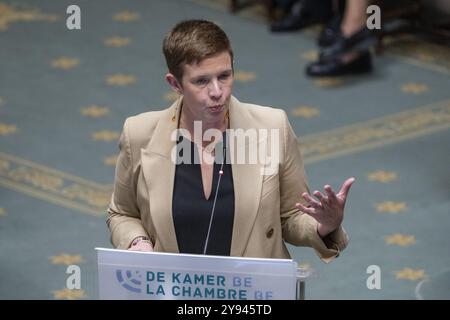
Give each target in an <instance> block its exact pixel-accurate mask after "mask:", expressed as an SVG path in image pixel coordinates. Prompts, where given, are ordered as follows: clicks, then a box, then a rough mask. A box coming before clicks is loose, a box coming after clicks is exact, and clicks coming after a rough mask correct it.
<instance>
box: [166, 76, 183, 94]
mask: <svg viewBox="0 0 450 320" xmlns="http://www.w3.org/2000/svg"><path fill="white" fill-rule="evenodd" d="M166 81H167V83H168V84H169V86H170V87H171V88H172V90H173V91H175V92H176V93H178V94H183V87H182V86H181V83H180V82H179V81H178V80H177V78H176V77H175V76H174V75H173V74H172V73H168V74H166Z"/></svg>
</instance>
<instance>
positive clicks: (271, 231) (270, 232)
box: [266, 228, 273, 238]
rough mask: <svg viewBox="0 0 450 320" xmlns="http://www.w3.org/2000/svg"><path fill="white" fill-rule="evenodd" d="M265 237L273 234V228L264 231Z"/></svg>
mask: <svg viewBox="0 0 450 320" xmlns="http://www.w3.org/2000/svg"><path fill="white" fill-rule="evenodd" d="M266 236H267V238H271V237H272V236H273V228H270V229H269V231H267V233H266Z"/></svg>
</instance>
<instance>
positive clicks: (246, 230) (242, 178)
mask: <svg viewBox="0 0 450 320" xmlns="http://www.w3.org/2000/svg"><path fill="white" fill-rule="evenodd" d="M229 114H230V129H234V130H237V129H242V130H244V133H245V131H246V130H248V129H252V130H257V128H254V127H252V125H253V124H254V123H253V121H252V117H251V115H250V113H249V112H248V110H247V109H246V107H245V106H243V105H242V104H241V103H240V102H239V101H238V100H237V99H236V98H234V97H231V100H230V109H229ZM232 131H233V130H232ZM231 139H232V138H231ZM234 140H235V141H236V136H235V138H234ZM249 140H250V139H246V140H245V143H244V144H242V143H235V145H234V146H233V147H231V148H230V149H231V150H230V156H231V159H232V161H233V162H232V171H233V182H234V199H235V204H234V206H235V214H234V224H233V235H232V240H231V253H230V254H231V256H243V254H244V251H245V248H246V247H247V243H248V240H249V237H250V233H251V231H252V228H253V225H254V222H255V219H256V214H257V212H258V207H259V201H260V197H261V188H262V182H263V175H262V173H261V171H260V170H261V168H262V166H261V163H262V162H261V161H265V158H264V159H260V158H258V157H259V150H260V148H265V144H266V143H267V139H265V138H264V137H263V138H261V137H259V135H257V139H256V141H249ZM236 142H237V141H236ZM231 143H232V142H231V141H230V144H231ZM264 150H265V149H264ZM238 152H245V153H241V155H245V157H247V158H246V163H248V161H249V158H250V157H249V156H248V155H249V153H250V152H257V153H256V154H257V155H258V156H257V159H256V160H257V161H256V163H254V164H238V163H236V162H237V158H238V157H237V156H238V155H237V153H238ZM264 156H265V153H264Z"/></svg>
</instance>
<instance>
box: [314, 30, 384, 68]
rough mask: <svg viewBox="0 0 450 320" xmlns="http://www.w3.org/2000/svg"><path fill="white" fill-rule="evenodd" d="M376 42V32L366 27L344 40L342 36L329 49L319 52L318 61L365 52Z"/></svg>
mask: <svg viewBox="0 0 450 320" xmlns="http://www.w3.org/2000/svg"><path fill="white" fill-rule="evenodd" d="M376 42H377V33H376V31H373V30H369V29H367V28H366V27H364V28H362V29H361V30H360V31H358V32H356V33H355V34H353V35H352V36H350V37H348V38H346V37H344V36H343V35H342V34H340V35H338V36H337V39H336V40H335V41H334V43H333V44H331V46H329V47H325V48H323V49H322V51H321V52H320V60H322V61H324V60H335V59H337V58H339V57H342V56H343V55H345V54H346V53H348V52H361V53H362V52H365V51H367V50H369V48H370V47H372V46H373V45H375V44H376Z"/></svg>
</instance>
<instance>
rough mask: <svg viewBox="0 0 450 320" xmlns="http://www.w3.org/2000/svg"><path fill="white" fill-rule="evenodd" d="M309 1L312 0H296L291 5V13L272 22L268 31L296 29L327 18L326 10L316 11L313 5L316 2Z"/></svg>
mask: <svg viewBox="0 0 450 320" xmlns="http://www.w3.org/2000/svg"><path fill="white" fill-rule="evenodd" d="M311 1H312V0H300V1H297V2H296V3H295V4H294V5H293V6H292V9H291V13H290V14H289V15H288V16H287V17H285V18H283V19H281V20H278V21H275V22H274V23H272V25H271V26H270V31H272V32H285V31H296V30H300V29H303V28H306V27H309V26H311V25H314V24H316V23H321V22H323V21H326V20H327V19H329V13H328V11H326V12H323V13H322V12H320V13H317V12H316V11H317V8H315V7H314V6H315V5H317V4H314V2H311Z"/></svg>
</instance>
